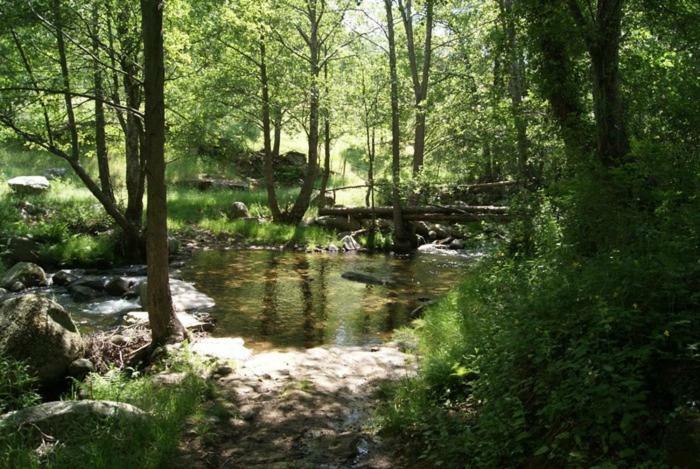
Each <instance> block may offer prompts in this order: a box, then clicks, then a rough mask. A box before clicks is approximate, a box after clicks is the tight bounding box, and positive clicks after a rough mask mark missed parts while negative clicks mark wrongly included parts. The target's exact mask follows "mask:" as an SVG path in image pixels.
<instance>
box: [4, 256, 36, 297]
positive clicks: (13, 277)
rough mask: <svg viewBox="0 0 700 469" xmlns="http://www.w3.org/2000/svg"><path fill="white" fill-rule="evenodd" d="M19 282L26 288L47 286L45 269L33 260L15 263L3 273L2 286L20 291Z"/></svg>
mask: <svg viewBox="0 0 700 469" xmlns="http://www.w3.org/2000/svg"><path fill="white" fill-rule="evenodd" d="M18 282H19V283H21V284H22V285H23V286H24V287H25V288H31V287H40V286H45V285H47V283H48V282H47V280H46V273H45V272H44V269H42V268H41V267H39V266H38V265H36V264H33V263H31V262H18V263H17V264H15V265H13V266H12V267H11V268H10V270H8V271H7V272H5V275H3V277H2V281H1V282H0V287H2V288H7V289H8V290H10V291H19V290H17V289H16V288H17V285H16V284H17V283H18Z"/></svg>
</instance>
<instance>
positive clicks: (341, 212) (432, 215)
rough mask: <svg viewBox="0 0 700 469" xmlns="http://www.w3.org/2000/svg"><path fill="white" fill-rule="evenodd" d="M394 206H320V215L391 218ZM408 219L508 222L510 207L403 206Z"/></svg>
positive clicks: (402, 209)
mask: <svg viewBox="0 0 700 469" xmlns="http://www.w3.org/2000/svg"><path fill="white" fill-rule="evenodd" d="M393 213H394V208H393V207H374V208H370V207H332V208H320V209H319V210H318V214H319V215H320V216H333V217H350V218H356V219H367V218H381V219H389V220H390V219H391V218H392V216H393ZM401 213H402V215H403V219H404V220H406V221H425V222H453V223H466V222H474V221H493V222H508V221H509V220H510V218H509V215H508V207H505V206H495V205H452V206H445V205H427V206H418V207H402V208H401Z"/></svg>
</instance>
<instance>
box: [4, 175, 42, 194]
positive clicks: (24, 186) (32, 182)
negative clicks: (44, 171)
mask: <svg viewBox="0 0 700 469" xmlns="http://www.w3.org/2000/svg"><path fill="white" fill-rule="evenodd" d="M7 185H8V186H10V188H11V189H12V190H13V191H14V192H15V193H16V194H41V193H43V192H46V191H47V190H49V187H50V186H51V183H49V180H48V179H46V178H45V177H44V176H19V177H16V178H12V179H10V180H9V181H7Z"/></svg>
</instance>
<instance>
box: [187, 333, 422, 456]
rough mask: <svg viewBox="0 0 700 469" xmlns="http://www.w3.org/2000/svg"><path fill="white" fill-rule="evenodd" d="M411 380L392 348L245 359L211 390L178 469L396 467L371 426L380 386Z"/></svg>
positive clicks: (408, 365) (404, 358)
mask: <svg viewBox="0 0 700 469" xmlns="http://www.w3.org/2000/svg"><path fill="white" fill-rule="evenodd" d="M414 373H415V363H414V359H413V357H411V356H409V355H406V354H404V353H401V352H400V351H398V350H397V349H396V348H395V347H392V346H387V345H382V346H378V347H339V346H334V347H318V348H313V349H309V350H302V351H290V352H278V351H272V352H262V353H259V354H255V355H253V356H252V357H251V358H250V359H248V360H246V361H245V362H243V363H242V364H241V366H240V367H238V368H237V369H236V370H233V371H232V372H231V373H230V374H228V375H227V376H222V377H220V378H219V379H218V380H217V382H216V387H217V390H218V392H217V393H216V394H217V397H216V398H215V399H213V400H212V401H210V402H208V403H207V405H208V410H207V415H208V416H209V417H208V418H207V422H206V425H207V426H208V431H202V427H201V424H200V426H199V427H198V428H197V429H196V430H195V429H192V430H191V431H189V432H187V433H186V435H185V439H184V441H183V442H182V444H181V446H180V449H181V453H182V459H181V462H182V464H183V467H200V468H204V467H207V468H211V467H246V468H254V467H260V468H262V467H265V468H369V467H372V468H390V467H404V465H403V464H402V463H400V461H398V460H397V458H398V457H397V456H396V451H395V450H394V448H393V447H392V446H391V445H390V444H389V442H386V441H382V439H381V438H380V437H379V436H377V435H376V434H375V431H374V429H373V426H372V422H371V418H372V414H373V410H374V409H375V408H376V406H377V405H378V404H379V402H380V400H381V398H380V391H381V389H382V385H383V384H386V383H389V382H392V381H396V380H399V379H401V378H404V377H406V376H409V375H413V374H414Z"/></svg>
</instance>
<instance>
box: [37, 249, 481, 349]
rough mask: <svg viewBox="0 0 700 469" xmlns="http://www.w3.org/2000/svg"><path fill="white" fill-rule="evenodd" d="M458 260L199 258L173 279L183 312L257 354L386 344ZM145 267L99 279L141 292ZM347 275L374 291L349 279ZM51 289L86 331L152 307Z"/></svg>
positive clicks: (442, 288)
mask: <svg viewBox="0 0 700 469" xmlns="http://www.w3.org/2000/svg"><path fill="white" fill-rule="evenodd" d="M449 254H451V255H445V254H442V255H438V254H427V253H417V254H416V255H415V256H413V257H411V258H397V257H394V256H391V255H377V254H375V255H368V254H355V253H348V254H319V253H313V254H308V253H303V252H287V251H269V250H207V251H199V252H196V253H194V254H193V256H192V257H191V258H190V259H189V260H188V261H187V262H186V264H185V265H184V267H182V268H181V269H179V270H175V271H173V272H172V275H173V277H174V279H173V280H172V281H171V290H172V292H173V299H174V302H175V303H176V305H177V307H178V308H179V309H181V310H187V311H188V312H194V313H197V312H207V313H209V314H210V315H211V316H212V317H213V318H214V320H215V321H216V325H215V327H214V329H213V331H212V335H213V336H215V337H242V338H243V339H244V340H245V342H246V346H247V347H250V348H253V349H257V350H266V349H284V348H292V347H301V348H310V347H315V346H318V345H326V344H328V345H341V346H342V345H369V344H378V343H381V342H382V341H384V340H385V339H387V338H388V337H389V336H390V334H391V332H392V331H393V330H394V329H396V328H398V327H401V326H404V325H406V324H408V323H409V322H410V321H411V320H412V319H415V318H416V317H417V316H419V312H418V310H419V309H420V307H421V306H424V305H425V304H427V303H429V302H431V301H434V300H436V299H438V298H440V297H441V296H442V295H444V294H445V293H446V292H447V291H449V290H450V289H451V288H452V287H453V286H455V284H456V283H457V282H458V281H459V279H460V278H461V277H462V276H463V275H464V272H465V271H466V269H467V268H468V266H469V265H470V264H471V263H472V262H473V259H474V257H475V255H468V254H466V253H462V254H461V255H456V253H455V251H451V252H450V253H449ZM142 270H143V268H141V269H140V271H139V269H138V268H137V269H132V270H126V271H124V270H123V269H122V270H114V271H111V272H101V273H99V272H98V273H93V274H92V277H97V278H101V279H104V280H105V281H106V279H109V278H111V277H113V276H114V275H122V276H125V278H126V279H127V280H129V281H130V282H131V283H132V284H133V285H138V284H139V283H140V282H142V281H143V280H144V279H145V277H144V276H143V273H142V272H141V271H142ZM348 272H351V273H353V274H354V275H355V277H357V276H358V274H359V276H361V277H364V276H369V281H370V282H373V283H374V284H367V283H362V282H358V281H354V280H348V279H346V278H343V274H344V273H348ZM365 280H367V279H365ZM42 290H45V291H46V293H47V294H49V295H51V296H53V297H54V298H55V299H56V300H58V301H59V302H60V303H61V304H63V305H64V307H66V308H67V309H68V310H69V311H70V313H71V314H72V315H73V318H74V319H75V320H76V322H77V323H78V325H79V327H80V329H81V331H83V332H90V331H94V330H100V329H108V328H111V327H114V326H117V325H119V324H120V323H121V322H122V318H123V316H124V314H126V313H127V312H129V311H137V310H142V309H143V308H142V306H141V304H140V301H139V298H138V295H136V296H134V297H131V298H129V299H126V298H115V297H101V298H98V299H95V300H93V301H90V302H76V301H75V300H73V299H72V298H71V295H70V294H69V292H68V290H67V289H66V288H64V287H48V288H45V289H42Z"/></svg>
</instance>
